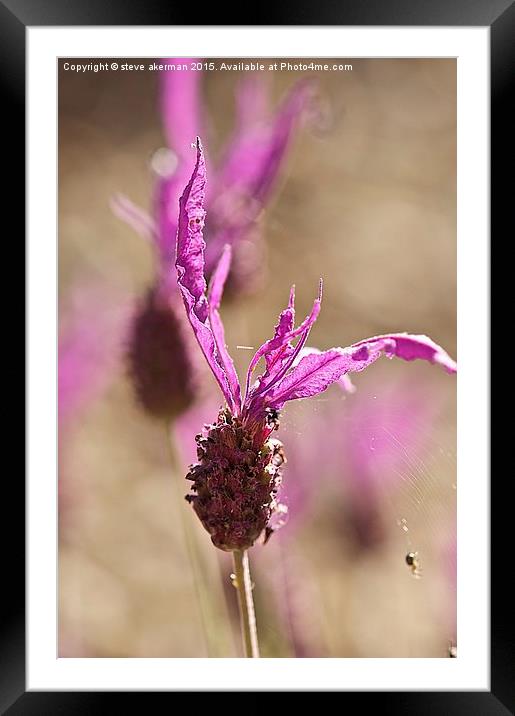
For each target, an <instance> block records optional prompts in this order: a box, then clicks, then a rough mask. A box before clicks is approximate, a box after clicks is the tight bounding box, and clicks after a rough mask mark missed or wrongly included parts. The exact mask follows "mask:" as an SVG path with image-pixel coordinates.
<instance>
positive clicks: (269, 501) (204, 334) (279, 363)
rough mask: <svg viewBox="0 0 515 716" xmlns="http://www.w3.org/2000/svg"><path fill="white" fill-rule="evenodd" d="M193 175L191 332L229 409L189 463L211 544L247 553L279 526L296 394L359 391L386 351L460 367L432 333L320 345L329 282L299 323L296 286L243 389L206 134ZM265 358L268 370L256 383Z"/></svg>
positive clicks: (185, 212) (183, 272)
mask: <svg viewBox="0 0 515 716" xmlns="http://www.w3.org/2000/svg"><path fill="white" fill-rule="evenodd" d="M196 150H197V160H196V164H195V168H194V170H193V174H192V176H191V179H190V181H189V182H188V184H187V185H186V188H185V189H184V192H183V194H182V196H181V199H180V201H179V220H178V229H177V246H176V260H175V266H176V269H177V281H178V285H179V290H180V292H181V295H182V299H183V303H184V308H185V311H186V315H187V317H188V321H189V323H190V326H191V329H192V332H193V334H194V336H195V338H196V339H197V342H198V344H199V347H200V350H201V351H202V353H203V355H204V357H205V359H206V361H207V363H208V365H209V367H210V369H211V371H212V373H213V376H214V378H215V380H216V381H217V383H218V385H219V387H220V390H221V392H222V395H223V397H224V399H225V401H226V404H227V408H225V409H222V410H221V411H220V413H219V415H218V420H217V422H216V423H215V424H214V425H210V426H206V429H205V434H203V435H200V436H198V438H197V441H198V463H196V464H195V465H193V466H192V467H191V468H190V471H189V473H188V476H187V477H188V479H190V480H192V482H193V485H192V494H191V495H189V496H188V500H189V502H191V503H192V504H193V507H194V509H195V512H196V513H197V515H198V516H199V518H200V520H201V521H202V524H203V525H204V527H205V528H206V529H207V531H208V532H209V533H210V535H211V539H212V541H213V543H214V544H215V545H216V546H217V547H219V548H220V549H223V550H229V551H230V550H244V549H247V548H248V547H250V546H252V544H254V542H255V540H256V539H257V538H258V537H259V535H260V534H261V533H262V532H263V531H264V535H265V541H267V539H268V537H269V536H270V534H271V533H272V532H273V531H274V530H275V529H277V528H278V527H280V526H281V522H282V521H283V520H282V517H283V516H284V508H282V506H281V505H279V504H278V502H277V491H278V489H279V485H280V481H281V474H280V469H281V465H282V464H283V463H284V454H283V452H282V445H281V444H280V443H279V442H278V441H276V440H271V439H270V436H271V435H272V433H273V431H274V430H277V429H278V427H279V413H280V411H281V410H282V408H283V406H284V405H285V404H286V403H287V402H288V401H291V400H302V399H304V398H309V397H312V396H315V395H319V394H320V393H322V392H323V391H324V390H326V388H328V387H329V386H330V385H332V384H333V383H340V384H341V386H342V387H343V388H344V389H345V390H352V385H351V383H350V381H349V378H348V374H349V373H356V372H361V371H362V370H365V369H366V368H368V367H369V366H371V365H372V364H373V363H375V361H376V360H378V358H380V357H381V356H383V355H385V356H387V357H388V358H394V357H397V358H401V359H402V360H405V361H413V360H424V361H427V362H429V363H434V364H437V365H440V366H441V367H442V368H444V370H446V371H447V372H448V373H456V370H457V367H456V363H455V361H454V360H452V358H451V357H450V356H449V355H447V353H446V352H445V351H444V350H443V349H442V348H441V347H440V346H439V345H438V344H436V343H435V342H434V341H432V340H431V339H430V338H428V337H427V336H424V335H412V334H408V333H389V334H386V335H382V336H372V337H371V338H366V339H365V340H362V341H359V342H358V343H354V344H352V345H350V346H347V347H346V348H340V347H337V348H330V349H328V350H324V351H321V350H318V349H316V348H310V347H308V346H307V345H306V342H307V339H308V337H309V334H310V331H311V327H312V326H313V324H314V323H315V321H316V319H317V317H318V314H319V313H320V307H321V302H322V282H320V287H319V292H318V296H317V298H316V299H315V301H314V303H313V308H312V309H311V312H310V313H309V315H308V316H306V318H305V319H304V321H302V322H301V323H300V324H299V325H298V326H297V327H295V290H294V287H292V288H291V290H290V297H289V301H288V305H287V307H286V308H285V309H284V310H283V311H282V312H281V314H280V316H279V320H278V322H277V324H276V326H275V330H274V335H273V336H272V338H270V339H269V340H267V341H265V343H263V345H262V346H261V347H260V348H259V349H258V350H257V351H256V353H255V355H254V357H253V358H252V360H251V361H250V364H249V367H248V370H247V376H246V380H245V383H244V386H243V387H244V391H242V386H241V385H240V381H239V378H238V375H237V373H236V369H235V367H234V363H233V360H232V358H231V356H230V354H229V351H228V350H227V345H226V343H225V333H224V325H223V322H222V318H221V316H220V312H219V308H220V304H221V300H222V295H223V290H224V286H225V283H226V281H227V277H228V276H229V271H230V267H231V246H230V244H226V245H225V247H224V249H223V251H222V253H221V256H220V258H219V261H218V264H217V266H216V267H215V269H214V271H213V273H212V276H211V280H210V284H209V288H208V287H207V284H206V280H205V268H206V261H205V257H204V251H205V248H206V244H205V242H204V239H203V229H204V222H205V218H206V212H205V209H204V202H205V198H206V192H205V185H206V165H205V162H204V155H203V152H202V146H201V143H200V139H199V138H198V137H197V143H196ZM261 359H264V371H263V373H262V374H261V375H259V376H257V378H256V379H255V380H253V376H254V371H255V370H257V367H258V364H259V363H260V361H261Z"/></svg>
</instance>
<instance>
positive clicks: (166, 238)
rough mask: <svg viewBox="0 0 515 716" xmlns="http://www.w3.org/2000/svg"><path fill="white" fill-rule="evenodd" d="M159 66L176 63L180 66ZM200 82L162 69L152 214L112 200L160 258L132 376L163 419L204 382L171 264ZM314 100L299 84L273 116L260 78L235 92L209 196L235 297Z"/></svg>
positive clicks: (253, 264)
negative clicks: (232, 119) (163, 146)
mask: <svg viewBox="0 0 515 716" xmlns="http://www.w3.org/2000/svg"><path fill="white" fill-rule="evenodd" d="M163 62H164V64H170V63H172V64H174V65H175V64H176V63H177V62H178V60H175V59H174V58H170V59H167V60H163ZM200 76H201V73H200V72H180V71H163V72H162V73H161V76H160V110H161V116H162V122H163V130H164V134H165V139H166V143H167V150H165V151H164V152H160V153H158V155H157V156H156V158H155V161H154V162H153V167H154V170H155V173H156V183H155V187H154V197H153V205H154V210H153V216H150V215H149V214H147V212H145V211H144V210H143V209H141V208H139V207H137V206H136V205H135V204H133V203H132V202H131V201H130V200H129V199H128V198H127V197H125V196H122V195H118V196H116V197H114V199H113V201H112V209H113V211H114V213H115V214H116V215H117V216H118V217H119V218H121V219H122V220H124V221H125V222H126V223H128V224H129V225H130V226H131V227H132V228H133V229H135V230H136V232H137V233H138V234H140V235H141V236H143V237H144V238H146V239H148V240H150V241H151V243H152V244H153V245H154V247H155V249H156V254H157V258H158V261H157V275H156V279H155V283H154V286H153V287H152V288H151V289H150V290H149V291H148V293H147V295H146V296H145V298H144V300H143V301H141V303H140V305H139V307H138V309H137V311H136V313H135V316H134V320H133V324H132V331H131V336H130V338H129V341H128V346H129V349H128V363H129V372H130V375H131V378H132V382H133V385H134V388H135V392H136V395H137V398H138V401H139V403H140V405H141V406H142V407H143V408H144V409H145V410H146V411H147V413H149V414H150V415H152V416H154V417H158V418H168V419H172V418H175V417H177V416H178V415H181V414H182V413H183V412H184V411H185V410H186V409H187V408H188V407H190V406H191V405H192V404H193V402H194V400H195V398H196V397H197V394H198V390H199V386H200V383H201V371H200V370H199V366H198V361H197V360H196V356H195V355H194V354H192V351H191V346H190V345H189V340H188V338H189V334H187V333H186V332H185V330H184V329H185V326H184V323H185V321H184V314H183V312H182V310H181V307H180V297H179V293H178V291H177V287H176V282H175V281H174V280H171V278H172V277H171V276H170V272H169V268H168V267H169V261H170V258H171V257H172V255H173V252H174V249H175V247H174V245H173V242H174V237H175V235H176V233H177V209H176V207H177V203H178V201H179V197H180V195H181V193H182V190H183V188H184V186H185V184H186V183H187V182H188V179H189V176H190V172H191V169H190V166H189V161H188V154H187V151H186V148H187V147H189V144H190V142H191V138H192V137H195V136H196V135H197V134H198V133H199V132H200V130H201V128H202V127H203V126H204V125H205V124H207V117H206V116H205V114H204V113H203V111H202V103H201V96H200ZM314 97H315V85H314V83H313V82H311V81H301V82H299V83H297V84H296V85H295V86H294V87H293V89H292V90H291V92H290V94H289V95H288V96H287V97H286V99H285V100H284V102H283V103H282V105H281V106H280V107H279V109H278V110H277V112H276V113H275V114H273V115H270V113H268V112H267V97H266V93H265V88H264V85H263V82H261V81H259V80H256V79H255V78H253V79H252V80H250V81H248V80H247V81H246V82H244V83H243V84H242V85H241V87H240V89H239V92H238V95H237V111H236V115H237V118H236V129H235V132H234V136H233V137H232V138H231V141H230V142H229V145H228V146H229V150H228V151H226V152H225V156H224V158H223V160H222V162H221V164H220V166H219V167H218V168H217V170H216V178H217V180H216V187H217V191H216V192H211V193H210V194H209V196H207V197H206V202H207V204H208V206H209V214H210V222H209V225H208V226H207V227H206V233H207V237H208V238H207V248H206V260H205V271H206V274H207V275H208V276H210V275H211V274H212V272H213V270H214V268H215V264H216V260H217V259H218V256H219V255H220V252H221V250H222V248H223V246H224V245H225V244H230V245H231V246H232V247H233V249H234V255H235V261H234V262H233V267H232V271H231V277H230V281H231V289H232V292H233V293H237V292H242V291H250V290H252V289H255V288H256V287H257V285H258V283H259V276H260V273H261V268H262V266H263V264H264V262H263V260H262V258H263V251H264V246H263V243H262V242H261V241H260V230H259V221H258V219H259V217H260V215H261V213H262V210H263V208H264V206H265V204H266V203H267V202H268V201H269V199H270V197H271V194H272V191H273V189H274V188H275V186H276V183H277V179H278V177H279V170H280V167H281V166H282V164H283V163H284V159H285V157H286V154H287V150H288V148H289V145H290V140H291V138H292V134H293V131H294V129H295V127H296V125H297V124H298V123H299V121H300V119H301V118H302V117H303V115H308V114H309V112H310V111H311V115H312V116H313V117H314V116H315V103H314Z"/></svg>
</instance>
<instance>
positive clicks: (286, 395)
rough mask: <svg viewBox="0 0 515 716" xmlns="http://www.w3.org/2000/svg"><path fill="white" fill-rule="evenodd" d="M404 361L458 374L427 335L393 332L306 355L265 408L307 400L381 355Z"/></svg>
mask: <svg viewBox="0 0 515 716" xmlns="http://www.w3.org/2000/svg"><path fill="white" fill-rule="evenodd" d="M383 353H384V354H385V355H386V356H388V357H389V358H392V357H393V356H397V357H398V358H402V359H403V360H407V361H411V360H416V359H418V358H419V359H421V360H427V361H429V362H430V363H437V364H440V365H442V366H443V367H444V368H445V370H446V371H447V372H448V373H455V372H456V363H455V361H453V360H452V359H451V358H450V357H449V356H448V355H447V353H446V352H445V351H444V350H443V349H442V348H440V346H438V345H437V344H436V343H434V342H433V341H432V340H431V339H430V338H428V337H427V336H415V335H409V334H407V333H394V334H390V335H384V336H374V337H373V338H368V339H366V340H364V341H360V342H359V343H355V344H354V345H352V346H350V347H348V348H331V349H330V350H328V351H323V352H322V353H318V354H317V353H311V354H310V355H307V356H305V357H304V358H303V359H302V360H301V361H300V362H299V364H298V365H297V366H296V367H295V368H294V369H293V370H292V371H291V372H290V373H289V374H288V375H286V376H285V378H284V379H283V380H282V381H280V382H279V384H277V385H276V386H275V388H274V389H273V390H271V391H269V392H267V394H266V397H265V401H266V405H268V406H270V407H274V408H277V409H280V408H281V407H282V406H283V405H284V403H285V402H286V401H287V400H296V399H298V398H308V397H310V396H313V395H318V393H321V392H323V391H324V390H325V389H326V388H327V387H328V386H329V385H331V384H332V383H334V382H336V381H338V380H341V378H342V377H343V376H344V375H345V374H346V373H351V372H358V371H362V370H364V369H365V368H367V367H368V366H369V365H371V364H372V363H374V361H376V360H377V359H378V358H379V357H380V356H381V355H382V354H383Z"/></svg>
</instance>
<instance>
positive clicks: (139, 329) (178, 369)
mask: <svg viewBox="0 0 515 716" xmlns="http://www.w3.org/2000/svg"><path fill="white" fill-rule="evenodd" d="M178 308H180V306H177V305H174V302H173V301H171V300H167V299H164V298H162V297H160V296H159V292H158V290H157V289H151V290H150V291H148V293H147V295H146V296H145V298H144V300H143V301H142V302H141V305H140V306H139V307H138V309H137V311H136V313H135V315H134V318H133V322H132V327H131V332H130V335H129V345H128V351H127V362H128V370H129V374H130V377H131V381H132V384H133V388H134V391H135V394H136V398H137V400H138V402H139V404H140V405H141V407H142V408H143V409H144V410H145V411H146V412H147V413H149V414H150V415H152V416H153V417H155V418H164V419H172V418H174V417H176V416H177V415H180V414H181V413H183V412H184V411H185V410H187V408H189V407H190V405H192V403H193V401H194V400H195V397H196V396H197V394H198V389H197V387H198V373H199V371H198V369H197V361H196V360H195V358H196V355H195V354H194V353H193V351H192V350H191V348H192V345H191V339H190V336H189V335H188V334H187V333H186V331H185V326H184V318H183V316H182V315H181V313H179V311H178V310H177V309H178Z"/></svg>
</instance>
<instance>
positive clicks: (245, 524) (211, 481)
mask: <svg viewBox="0 0 515 716" xmlns="http://www.w3.org/2000/svg"><path fill="white" fill-rule="evenodd" d="M196 442H197V454H198V462H197V463H195V464H194V465H192V466H191V467H190V471H189V472H188V475H187V476H186V477H187V479H188V480H191V481H192V483H193V485H192V494H190V495H187V496H186V499H187V500H188V502H190V503H191V504H192V505H193V509H194V510H195V512H196V513H197V515H198V517H199V519H200V521H201V522H202V524H203V525H204V527H205V528H206V530H207V531H208V532H209V534H210V535H211V540H212V542H213V544H214V545H215V546H216V547H218V548H219V549H222V550H225V551H232V550H245V549H248V548H249V547H252V545H253V544H254V542H255V541H256V540H257V539H258V537H259V536H260V535H261V534H262V533H263V532H265V534H266V528H267V525H268V524H269V522H270V520H271V518H272V516H273V515H274V514H275V513H277V512H279V511H280V508H279V504H278V501H277V493H278V490H279V487H280V484H281V466H282V465H283V464H284V462H285V457H284V453H283V447H282V444H281V443H280V442H279V440H274V439H272V438H268V439H267V440H266V441H265V442H264V443H263V442H260V443H258V444H256V440H255V436H254V435H253V434H252V433H251V432H250V431H249V430H248V429H247V428H246V427H245V425H244V424H243V423H242V421H241V419H240V418H237V417H234V416H233V415H232V414H231V412H230V411H229V410H227V409H225V410H224V409H222V410H221V411H220V413H219V415H218V420H217V422H216V423H214V424H213V425H207V426H206V427H205V430H204V432H203V433H202V434H200V435H197V437H196Z"/></svg>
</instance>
